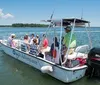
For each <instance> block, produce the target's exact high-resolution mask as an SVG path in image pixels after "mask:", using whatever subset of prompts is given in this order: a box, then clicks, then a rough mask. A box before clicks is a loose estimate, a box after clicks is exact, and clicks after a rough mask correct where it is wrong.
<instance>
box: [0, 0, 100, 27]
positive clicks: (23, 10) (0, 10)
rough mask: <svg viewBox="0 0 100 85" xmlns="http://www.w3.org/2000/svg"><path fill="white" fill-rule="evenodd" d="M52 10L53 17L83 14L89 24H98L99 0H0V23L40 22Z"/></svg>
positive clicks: (70, 16) (99, 19)
mask: <svg viewBox="0 0 100 85" xmlns="http://www.w3.org/2000/svg"><path fill="white" fill-rule="evenodd" d="M82 10H83V12H82ZM53 11H54V15H53V19H61V18H72V17H75V18H81V16H82V15H83V19H85V20H89V21H90V22H91V26H100V0H0V25H6V24H7V25H10V24H12V23H42V22H41V20H47V19H50V16H51V14H52V12H53Z"/></svg>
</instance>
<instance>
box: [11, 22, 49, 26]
mask: <svg viewBox="0 0 100 85" xmlns="http://www.w3.org/2000/svg"><path fill="white" fill-rule="evenodd" d="M47 26H48V25H45V24H33V23H31V24H23V23H14V24H12V27H47Z"/></svg>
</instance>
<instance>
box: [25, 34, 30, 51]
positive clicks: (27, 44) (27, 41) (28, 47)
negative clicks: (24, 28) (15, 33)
mask: <svg viewBox="0 0 100 85" xmlns="http://www.w3.org/2000/svg"><path fill="white" fill-rule="evenodd" d="M24 44H26V46H27V49H28V51H29V50H30V44H29V37H28V35H25V36H24Z"/></svg>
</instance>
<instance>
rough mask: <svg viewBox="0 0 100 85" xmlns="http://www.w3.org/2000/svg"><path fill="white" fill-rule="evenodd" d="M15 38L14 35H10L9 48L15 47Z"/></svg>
mask: <svg viewBox="0 0 100 85" xmlns="http://www.w3.org/2000/svg"><path fill="white" fill-rule="evenodd" d="M15 37H16V35H15V34H11V35H10V37H9V38H8V45H9V46H10V47H16V43H15V41H14V38H15Z"/></svg>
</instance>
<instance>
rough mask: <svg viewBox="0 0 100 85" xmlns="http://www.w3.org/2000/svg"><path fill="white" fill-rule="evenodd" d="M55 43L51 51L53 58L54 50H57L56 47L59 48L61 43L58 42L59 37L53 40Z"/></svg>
mask: <svg viewBox="0 0 100 85" xmlns="http://www.w3.org/2000/svg"><path fill="white" fill-rule="evenodd" d="M53 41H54V42H53V43H52V45H51V49H50V52H51V56H53V50H54V49H55V47H57V48H59V42H58V40H57V37H55V38H54V39H53Z"/></svg>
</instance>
